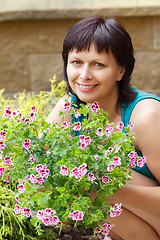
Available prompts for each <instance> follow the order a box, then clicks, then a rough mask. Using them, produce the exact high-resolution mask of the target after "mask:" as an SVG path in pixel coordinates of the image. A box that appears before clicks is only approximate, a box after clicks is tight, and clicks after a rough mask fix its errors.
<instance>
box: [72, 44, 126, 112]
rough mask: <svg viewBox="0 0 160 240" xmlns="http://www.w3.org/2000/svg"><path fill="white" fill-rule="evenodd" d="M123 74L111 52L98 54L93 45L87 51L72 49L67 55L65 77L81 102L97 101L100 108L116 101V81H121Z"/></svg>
mask: <svg viewBox="0 0 160 240" xmlns="http://www.w3.org/2000/svg"><path fill="white" fill-rule="evenodd" d="M124 72H125V70H124V69H123V68H122V67H121V66H119V65H118V64H117V62H116V59H115V58H114V56H113V54H112V53H111V51H110V52H109V54H107V53H106V51H103V52H101V53H98V52H97V49H96V47H95V46H94V44H92V45H91V47H90V49H89V51H88V49H86V50H82V51H81V52H77V51H76V49H73V50H72V51H71V52H70V53H69V55H68V64H67V75H68V81H69V84H70V86H71V88H72V90H73V91H74V92H75V93H76V94H77V96H78V97H79V99H80V100H81V101H84V102H86V103H93V102H94V101H97V102H98V103H99V105H100V107H102V108H103V105H104V104H107V103H108V102H109V101H112V100H113V99H114V100H115V98H116V99H117V97H118V92H117V81H120V80H121V79H122V77H123V75H124Z"/></svg>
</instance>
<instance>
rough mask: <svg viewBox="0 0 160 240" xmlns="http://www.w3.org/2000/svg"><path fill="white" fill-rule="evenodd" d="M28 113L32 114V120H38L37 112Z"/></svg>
mask: <svg viewBox="0 0 160 240" xmlns="http://www.w3.org/2000/svg"><path fill="white" fill-rule="evenodd" d="M28 115H29V116H30V118H31V119H32V120H36V119H37V117H35V113H34V112H31V113H29V114H28Z"/></svg>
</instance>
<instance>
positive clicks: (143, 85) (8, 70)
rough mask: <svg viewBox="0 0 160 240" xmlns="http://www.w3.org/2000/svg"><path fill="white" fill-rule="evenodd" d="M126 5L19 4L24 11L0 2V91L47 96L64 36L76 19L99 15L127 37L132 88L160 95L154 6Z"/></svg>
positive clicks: (159, 16) (159, 14) (67, 0)
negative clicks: (115, 22)
mask: <svg viewBox="0 0 160 240" xmlns="http://www.w3.org/2000/svg"><path fill="white" fill-rule="evenodd" d="M15 2H17V1H15ZM75 2H76V3H75ZM106 2H107V3H106ZM109 2H112V3H113V2H114V4H115V5H113V4H112V3H109ZM128 2H129V1H125V0H124V1H117V0H114V1H104V0H98V1H96V0H88V1H86V0H85V1H78V0H77V1H74V0H61V1H60V0H57V1H56V0H52V1H49V0H48V1H47V0H45V1H43V0H39V1H37V0H32V1H29V0H23V3H26V5H24V4H22V3H21V5H18V6H16V5H14V4H13V3H14V0H12V1H11V0H10V1H7V0H6V1H2V0H0V88H5V89H6V92H7V93H8V94H13V93H15V92H18V91H22V90H23V89H26V90H27V91H36V92H37V91H40V90H49V89H50V81H49V79H50V78H52V77H53V74H56V75H57V79H58V81H61V80H62V78H63V74H62V70H63V63H62V58H61V50H62V43H63V39H64V36H65V34H66V32H67V30H68V29H69V27H70V26H71V25H73V24H74V23H75V22H76V21H78V20H79V19H80V18H82V17H85V16H88V15H91V14H99V15H103V16H106V17H107V16H113V17H115V18H117V19H118V20H119V21H120V22H121V23H122V24H123V25H124V26H125V27H126V29H127V30H128V32H129V33H130V35H131V37H132V40H133V45H134V48H135V57H136V66H135V71H134V73H133V76H132V85H134V86H136V87H138V88H140V89H144V90H146V91H148V92H153V93H155V94H157V95H160V4H159V6H158V5H154V4H153V3H154V1H149V0H148V1H145V0H144V1H142V0H137V1H134V0H133V1H130V2H129V3H128ZM150 2H152V5H151V3H150ZM155 2H156V1H155ZM38 3H39V4H38ZM45 3H48V5H45ZM51 3H52V4H51ZM53 3H54V4H53ZM120 3H122V4H120ZM78 4H79V5H78ZM137 4H138V5H137ZM144 4H145V5H144ZM147 4H148V5H147ZM40 7H41V8H40Z"/></svg>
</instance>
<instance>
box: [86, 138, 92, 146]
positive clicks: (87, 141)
mask: <svg viewBox="0 0 160 240" xmlns="http://www.w3.org/2000/svg"><path fill="white" fill-rule="evenodd" d="M90 143H91V138H90V137H89V136H86V137H85V144H86V145H89V144H90Z"/></svg>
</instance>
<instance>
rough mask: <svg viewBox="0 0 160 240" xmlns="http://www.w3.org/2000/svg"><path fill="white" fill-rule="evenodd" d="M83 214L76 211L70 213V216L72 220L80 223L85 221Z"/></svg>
mask: <svg viewBox="0 0 160 240" xmlns="http://www.w3.org/2000/svg"><path fill="white" fill-rule="evenodd" d="M83 216H84V214H83V212H80V211H79V210H74V211H73V213H70V214H69V217H71V218H72V220H76V221H79V220H83Z"/></svg>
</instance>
